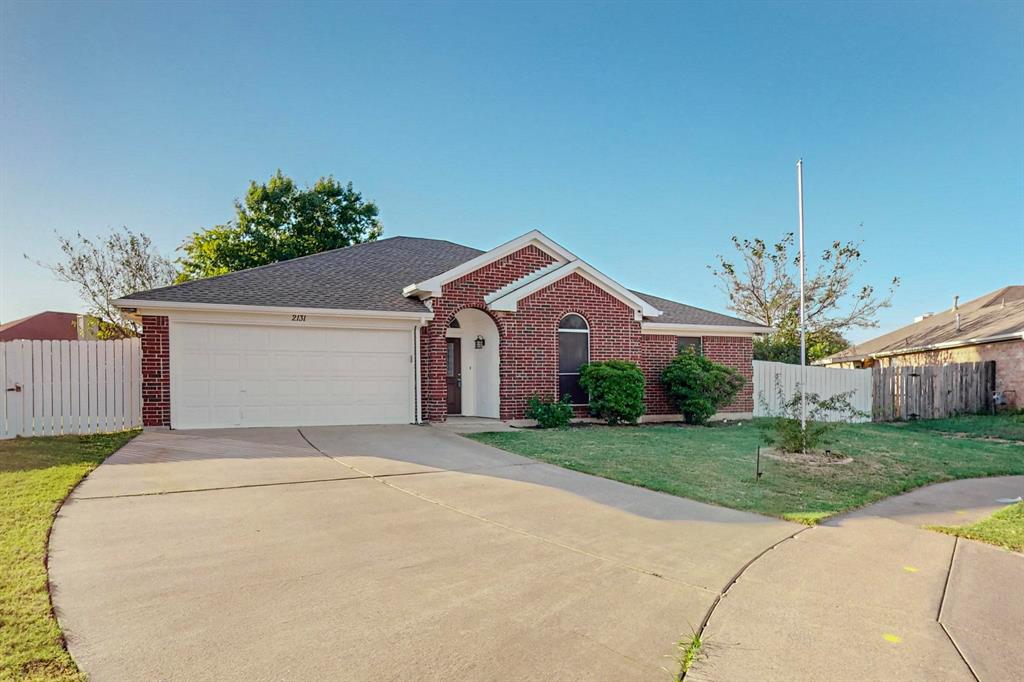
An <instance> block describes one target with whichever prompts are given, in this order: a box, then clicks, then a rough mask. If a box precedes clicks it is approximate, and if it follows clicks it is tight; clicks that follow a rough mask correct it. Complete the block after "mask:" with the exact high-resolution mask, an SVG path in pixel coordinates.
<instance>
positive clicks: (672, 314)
mask: <svg viewBox="0 0 1024 682" xmlns="http://www.w3.org/2000/svg"><path fill="white" fill-rule="evenodd" d="M633 293H634V294H636V295H637V296H639V297H640V298H642V299H644V300H645V301H647V302H648V303H650V304H651V305H653V306H654V307H655V308H657V309H658V310H660V311H661V312H662V314H661V316H660V317H655V318H653V319H652V320H651V322H657V323H659V324H707V325H718V326H726V327H761V326H763V325H760V324H758V323H756V322H749V321H748V320H741V319H740V318H738V317H732V316H730V315H723V314H722V313H716V312H712V311H710V310H704V309H703V308H695V307H694V306H692V305H686V304H685V303H678V302H676V301H670V300H669V299H667V298H661V297H660V296H652V295H651V294H644V293H641V292H639V291H634V292H633ZM764 329H765V331H768V327H765V328H764Z"/></svg>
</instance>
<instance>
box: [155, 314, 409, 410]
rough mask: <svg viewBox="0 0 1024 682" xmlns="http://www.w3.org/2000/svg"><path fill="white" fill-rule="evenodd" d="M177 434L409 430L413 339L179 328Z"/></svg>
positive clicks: (390, 332) (351, 331)
mask: <svg viewBox="0 0 1024 682" xmlns="http://www.w3.org/2000/svg"><path fill="white" fill-rule="evenodd" d="M170 337H171V338H170V344H171V357H170V368H171V426H172V428H176V429H194V428H217V427H231V426H317V425H333V424H339V425H341V424H408V423H410V422H413V421H414V420H415V419H414V409H415V403H414V395H413V391H414V386H415V382H414V380H413V371H414V364H413V363H412V352H413V350H412V348H413V341H412V331H411V330H410V329H408V328H406V329H386V330H381V329H357V328H338V327H284V326H273V325H255V324H214V323H210V324H207V323H194V322H172V323H171V328H170Z"/></svg>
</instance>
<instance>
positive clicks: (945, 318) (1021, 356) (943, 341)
mask: <svg viewBox="0 0 1024 682" xmlns="http://www.w3.org/2000/svg"><path fill="white" fill-rule="evenodd" d="M983 360H994V361H995V363H996V391H1002V392H1004V394H1006V397H1007V398H1008V399H1009V400H1010V401H1011V402H1014V403H1015V404H1017V405H1020V404H1022V402H1024V285H1016V286H1008V287H1003V288H1002V289H999V290H997V291H993V292H992V293H990V294H986V295H984V296H981V297H979V298H976V299H974V300H973V301H969V302H967V303H964V304H963V305H960V304H959V297H957V298H954V299H953V307H952V308H950V309H949V310H945V311H943V312H941V313H935V314H932V313H926V314H924V315H921V316H920V317H918V318H917V319H915V320H914V324H911V325H908V326H906V327H903V328H902V329H897V330H896V331H894V332H890V333H889V334H885V335H883V336H879V337H878V338H875V339H871V340H870V341H865V342H863V343H858V344H857V345H856V346H851V347H850V348H847V349H846V350H844V351H842V352H840V353H836V354H835V355H832V356H829V357H827V358H823V359H821V360H818V361H817V363H815V364H819V365H826V366H828V367H871V366H874V365H880V366H882V367H900V366H908V365H909V366H917V365H942V364H946V363H953V362H980V361H983Z"/></svg>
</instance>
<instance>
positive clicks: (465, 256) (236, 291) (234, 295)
mask: <svg viewBox="0 0 1024 682" xmlns="http://www.w3.org/2000/svg"><path fill="white" fill-rule="evenodd" d="M481 253H482V251H479V250H477V249H471V248H469V247H468V246H461V245H459V244H453V243H451V242H447V241H442V240H440V239H420V238H418V237H391V238H389V239H380V240H377V241H374V242H367V243H365V244H356V245H355V246H348V247H345V248H342V249H333V250H331V251H323V252H321V253H315V254H312V255H309V256H302V257H300V258H293V259H291V260H286V261H281V262H279V263H272V264H270V265H263V266H260V267H258V268H251V269H249V270H239V271H238V272H232V273H229V274H227V275H220V276H219V277H210V278H208V279H198V280H194V281H192V282H185V283H184V284H178V285H175V286H169V287H163V288H160V289H151V290H149V291H143V292H138V293H135V294H132V295H130V296H125V298H129V299H133V300H140V301H174V302H179V303H222V304H232V305H259V306H276V307H281V308H293V307H294V308H337V309H341V310H388V311H396V312H426V311H427V307H426V306H425V305H423V303H422V302H421V301H419V300H417V299H415V298H407V297H405V296H403V295H402V289H403V288H404V287H406V286H408V285H409V284H413V283H415V282H419V281H421V280H424V279H427V278H429V277H433V276H434V275H439V274H441V273H442V272H445V271H446V270H450V269H451V268H454V267H455V266H456V265H459V264H461V263H465V262H466V261H468V260H470V259H472V258H475V257H476V256H479V255H480V254H481Z"/></svg>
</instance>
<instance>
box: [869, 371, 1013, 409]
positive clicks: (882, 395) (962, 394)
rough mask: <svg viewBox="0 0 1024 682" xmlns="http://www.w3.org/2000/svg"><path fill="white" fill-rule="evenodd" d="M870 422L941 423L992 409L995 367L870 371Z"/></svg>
mask: <svg viewBox="0 0 1024 682" xmlns="http://www.w3.org/2000/svg"><path fill="white" fill-rule="evenodd" d="M871 371H872V374H871V383H872V390H871V393H872V395H873V396H874V397H873V400H872V410H871V413H872V419H873V420H874V421H882V422H889V421H906V420H908V419H941V418H943V417H952V416H954V415H958V414H973V413H977V412H983V411H986V410H990V409H992V392H993V391H995V387H996V363H995V362H993V361H988V362H962V363H958V364H949V365H922V366H920V367H878V366H876V367H874V368H872V370H871Z"/></svg>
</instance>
